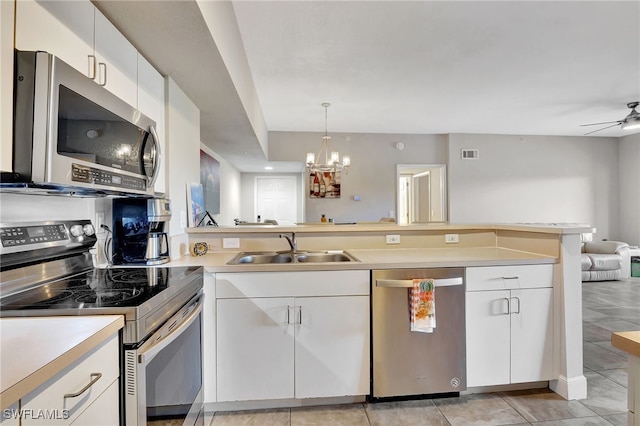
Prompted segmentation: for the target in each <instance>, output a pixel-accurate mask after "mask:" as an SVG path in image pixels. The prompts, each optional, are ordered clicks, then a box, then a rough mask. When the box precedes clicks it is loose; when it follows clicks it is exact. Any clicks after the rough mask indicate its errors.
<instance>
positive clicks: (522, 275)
mask: <svg viewBox="0 0 640 426" xmlns="http://www.w3.org/2000/svg"><path fill="white" fill-rule="evenodd" d="M544 287H553V265H508V266H484V267H472V268H467V291H482V290H509V289H518V288H544Z"/></svg>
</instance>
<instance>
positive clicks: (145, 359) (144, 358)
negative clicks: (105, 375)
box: [138, 296, 204, 365]
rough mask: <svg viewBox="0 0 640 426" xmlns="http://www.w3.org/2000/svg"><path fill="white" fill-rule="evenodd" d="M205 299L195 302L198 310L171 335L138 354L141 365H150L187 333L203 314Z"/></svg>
mask: <svg viewBox="0 0 640 426" xmlns="http://www.w3.org/2000/svg"><path fill="white" fill-rule="evenodd" d="M203 298H204V296H203V297H200V300H198V301H196V302H194V305H197V306H196V308H195V309H194V310H193V312H191V314H190V315H189V316H188V317H187V318H186V319H184V320H183V321H182V323H181V324H180V325H179V326H178V327H177V328H175V329H174V330H173V331H172V332H171V334H169V335H168V336H167V337H165V338H164V339H162V340H159V341H158V342H156V343H155V344H153V345H152V346H151V347H149V348H147V349H145V350H143V351H142V352H139V353H138V362H139V363H140V364H144V365H147V364H149V363H150V362H151V360H152V359H153V358H155V357H156V355H158V354H159V353H160V352H161V351H162V350H163V349H164V348H166V347H167V346H169V345H170V344H171V343H173V341H174V340H176V339H177V338H178V337H179V336H180V334H182V332H183V331H185V330H186V329H187V328H188V327H189V326H190V325H191V324H192V323H193V322H194V321H195V320H196V319H197V318H198V316H199V315H200V314H201V313H202V299H203ZM171 320H173V318H171V319H169V321H168V322H171Z"/></svg>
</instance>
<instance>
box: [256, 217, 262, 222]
mask: <svg viewBox="0 0 640 426" xmlns="http://www.w3.org/2000/svg"><path fill="white" fill-rule="evenodd" d="M260 220H261V219H260V215H258V219H257V220H256V222H258V223H260Z"/></svg>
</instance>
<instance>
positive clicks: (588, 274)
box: [581, 237, 631, 281]
mask: <svg viewBox="0 0 640 426" xmlns="http://www.w3.org/2000/svg"><path fill="white" fill-rule="evenodd" d="M585 239H587V240H588V239H589V237H587V238H583V241H584V242H583V243H582V255H581V261H582V281H611V280H620V279H626V278H629V277H630V276H631V253H630V252H629V245H628V244H627V243H623V242H620V241H585Z"/></svg>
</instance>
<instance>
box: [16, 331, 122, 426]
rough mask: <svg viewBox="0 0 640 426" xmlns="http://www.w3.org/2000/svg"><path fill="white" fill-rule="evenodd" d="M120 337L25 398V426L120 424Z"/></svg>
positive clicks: (23, 408) (103, 345)
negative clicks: (45, 425) (44, 425)
mask: <svg viewBox="0 0 640 426" xmlns="http://www.w3.org/2000/svg"><path fill="white" fill-rule="evenodd" d="M119 375H120V363H119V344H118V334H114V335H113V336H112V337H110V338H109V339H108V340H107V341H105V342H104V343H102V344H101V345H99V346H98V347H96V348H94V349H93V350H91V351H90V352H89V353H88V354H86V355H84V356H83V357H81V358H80V359H79V360H78V361H76V362H75V363H74V364H72V365H70V366H69V367H67V368H66V369H64V370H63V371H62V372H60V373H58V374H57V375H56V376H54V377H53V378H52V379H50V380H49V381H47V382H46V383H44V384H43V385H41V386H40V387H39V388H37V389H36V390H34V391H33V392H31V393H30V394H28V395H26V396H25V397H24V398H22V399H21V410H20V411H21V413H22V419H21V425H22V426H28V425H43V424H47V425H70V424H74V423H75V424H78V425H117V424H118V423H119V421H120V409H119V407H120V405H119V392H118V391H119V386H118V377H119Z"/></svg>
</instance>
